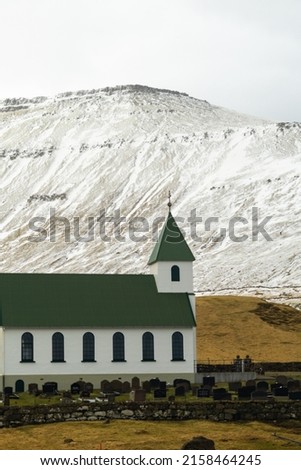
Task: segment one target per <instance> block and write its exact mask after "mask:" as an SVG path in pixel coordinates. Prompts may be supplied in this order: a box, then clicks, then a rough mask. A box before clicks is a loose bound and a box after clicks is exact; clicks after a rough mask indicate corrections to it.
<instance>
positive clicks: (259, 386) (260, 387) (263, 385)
mask: <svg viewBox="0 0 301 470" xmlns="http://www.w3.org/2000/svg"><path fill="white" fill-rule="evenodd" d="M256 389H257V390H263V391H267V390H268V389H269V384H268V382H266V381H265V380H260V381H259V382H257V384H256Z"/></svg>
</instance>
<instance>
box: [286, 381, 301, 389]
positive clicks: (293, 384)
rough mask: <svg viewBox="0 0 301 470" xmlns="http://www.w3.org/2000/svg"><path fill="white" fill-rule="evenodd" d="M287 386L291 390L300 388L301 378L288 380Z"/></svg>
mask: <svg viewBox="0 0 301 470" xmlns="http://www.w3.org/2000/svg"><path fill="white" fill-rule="evenodd" d="M287 388H288V391H289V392H293V391H296V390H300V380H289V381H288V382H287Z"/></svg>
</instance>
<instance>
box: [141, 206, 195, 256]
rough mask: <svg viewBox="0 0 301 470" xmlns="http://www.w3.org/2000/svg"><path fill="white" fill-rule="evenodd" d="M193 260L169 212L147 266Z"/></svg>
mask: <svg viewBox="0 0 301 470" xmlns="http://www.w3.org/2000/svg"><path fill="white" fill-rule="evenodd" d="M194 260H195V257H194V256H193V254H192V252H191V250H190V248H189V246H188V245H187V243H186V241H185V239H184V236H183V234H182V232H181V230H180V229H179V227H178V225H177V223H176V221H175V219H174V218H173V216H172V213H171V212H169V214H168V217H167V219H166V222H165V224H164V226H163V228H162V230H161V233H160V236H159V239H158V241H157V243H156V245H155V247H154V249H153V252H152V254H151V256H150V258H149V261H148V264H153V263H156V262H157V261H194Z"/></svg>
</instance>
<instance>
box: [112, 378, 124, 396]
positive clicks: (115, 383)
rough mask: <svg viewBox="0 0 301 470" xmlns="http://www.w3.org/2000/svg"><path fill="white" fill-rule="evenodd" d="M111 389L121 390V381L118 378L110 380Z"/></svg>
mask: <svg viewBox="0 0 301 470" xmlns="http://www.w3.org/2000/svg"><path fill="white" fill-rule="evenodd" d="M111 389H112V390H113V392H118V393H121V392H122V382H121V381H120V380H112V382H111Z"/></svg>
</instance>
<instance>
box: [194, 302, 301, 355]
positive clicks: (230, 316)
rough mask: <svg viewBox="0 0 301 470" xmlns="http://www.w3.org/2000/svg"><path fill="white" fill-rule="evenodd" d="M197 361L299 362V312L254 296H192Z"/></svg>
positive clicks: (300, 353)
mask: <svg viewBox="0 0 301 470" xmlns="http://www.w3.org/2000/svg"><path fill="white" fill-rule="evenodd" d="M196 305H197V309H196V310H197V361H198V362H208V359H210V361H212V362H213V361H220V362H223V361H225V362H231V361H232V360H233V359H234V358H235V357H236V356H237V355H238V354H239V355H240V356H241V357H245V356H246V355H247V354H248V355H249V356H250V357H251V358H252V359H253V360H254V361H265V362H274V361H275V362H277V361H279V362H291V361H301V311H299V310H296V309H294V308H293V307H289V306H288V305H283V304H275V303H269V302H266V301H264V300H262V299H259V298H257V297H243V296H232V295H229V296H204V297H197V298H196Z"/></svg>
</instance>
